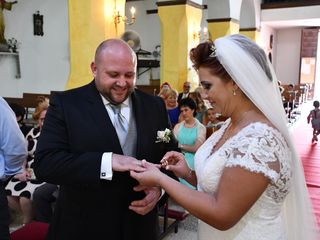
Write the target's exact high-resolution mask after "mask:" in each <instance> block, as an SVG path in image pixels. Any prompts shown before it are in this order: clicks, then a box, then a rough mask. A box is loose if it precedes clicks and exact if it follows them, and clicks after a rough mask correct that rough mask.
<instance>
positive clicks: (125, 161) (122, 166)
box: [112, 153, 145, 172]
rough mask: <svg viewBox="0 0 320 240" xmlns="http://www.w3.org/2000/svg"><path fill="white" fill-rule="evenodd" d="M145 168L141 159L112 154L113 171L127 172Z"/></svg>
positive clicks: (139, 170)
mask: <svg viewBox="0 0 320 240" xmlns="http://www.w3.org/2000/svg"><path fill="white" fill-rule="evenodd" d="M144 170H145V168H144V167H143V166H142V163H141V161H140V160H137V159H136V158H133V157H129V156H124V155H119V154H114V153H113V154H112V171H116V172H126V171H137V172H141V171H144Z"/></svg>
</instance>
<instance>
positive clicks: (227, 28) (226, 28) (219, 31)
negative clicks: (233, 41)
mask: <svg viewBox="0 0 320 240" xmlns="http://www.w3.org/2000/svg"><path fill="white" fill-rule="evenodd" d="M208 30H209V32H210V35H211V39H212V40H215V39H217V38H219V37H223V36H226V35H230V34H236V33H239V23H237V22H233V21H231V20H230V21H221V22H209V23H208Z"/></svg>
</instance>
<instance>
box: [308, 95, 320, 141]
mask: <svg viewBox="0 0 320 240" xmlns="http://www.w3.org/2000/svg"><path fill="white" fill-rule="evenodd" d="M313 106H314V109H313V110H311V111H310V113H309V115H308V117H307V120H308V123H310V121H311V125H312V129H313V133H312V142H314V141H318V135H319V134H320V110H319V101H314V102H313Z"/></svg>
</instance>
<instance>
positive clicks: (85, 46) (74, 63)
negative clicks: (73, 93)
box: [66, 0, 125, 89]
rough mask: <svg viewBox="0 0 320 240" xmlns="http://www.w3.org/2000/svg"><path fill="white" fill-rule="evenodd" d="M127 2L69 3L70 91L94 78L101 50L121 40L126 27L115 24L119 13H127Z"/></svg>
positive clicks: (90, 0) (84, 0) (78, 0)
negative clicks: (96, 56) (108, 41)
mask: <svg viewBox="0 0 320 240" xmlns="http://www.w3.org/2000/svg"><path fill="white" fill-rule="evenodd" d="M124 4H125V0H117V6H115V1H114V0H69V36H70V41H69V44H70V75H69V80H68V82H67V84H66V89H71V88H75V87H79V86H82V85H84V84H87V83H88V82H90V81H91V80H92V79H93V77H92V73H91V70H90V64H91V62H92V60H93V58H94V53H95V50H96V48H97V46H98V45H99V44H100V43H101V42H102V41H103V40H105V39H108V38H113V37H117V36H120V35H121V34H122V33H123V31H124V23H121V24H119V25H118V26H117V27H116V26H115V23H114V18H113V15H114V12H115V9H119V10H120V11H121V13H123V12H124V7H125V5H124Z"/></svg>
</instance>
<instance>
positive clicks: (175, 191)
mask: <svg viewBox="0 0 320 240" xmlns="http://www.w3.org/2000/svg"><path fill="white" fill-rule="evenodd" d="M190 57H191V61H192V62H193V64H194V68H195V69H196V70H197V71H198V74H199V78H200V82H201V84H202V86H203V88H204V89H205V93H206V94H207V99H208V100H209V101H210V103H211V104H212V105H213V106H214V107H215V108H216V109H217V111H219V112H221V113H222V115H223V116H226V117H229V119H228V120H227V121H226V122H225V124H224V125H223V126H222V127H221V128H220V130H218V131H216V132H215V133H213V134H212V135H211V137H210V138H209V139H208V140H207V141H206V142H205V143H204V144H203V145H202V146H201V147H200V148H199V149H198V151H197V152H196V155H195V171H192V170H191V169H189V168H188V166H187V164H186V161H185V159H184V157H183V155H182V154H181V153H178V152H168V153H167V154H166V155H165V156H164V158H163V160H162V166H163V167H166V169H168V170H171V171H173V172H174V173H175V174H176V175H177V176H178V177H180V178H184V179H185V180H186V181H188V182H189V183H191V184H193V185H195V186H197V188H198V190H192V189H190V188H188V187H186V186H184V185H182V184H180V183H178V182H176V181H175V180H173V179H172V178H170V177H168V176H167V175H165V174H163V173H161V172H160V170H159V169H158V167H159V166H154V165H152V164H150V163H148V162H146V161H144V160H143V166H144V167H145V171H143V172H134V171H131V176H132V177H134V178H135V179H137V180H138V181H139V182H140V184H141V185H149V186H155V185H158V186H160V187H162V188H163V189H164V190H165V191H166V192H167V193H168V194H169V195H170V197H171V198H173V199H174V200H175V201H176V202H178V203H179V204H180V205H181V206H182V207H184V208H185V209H187V210H188V211H189V212H190V213H192V214H193V215H194V216H196V217H197V218H199V219H200V223H199V231H198V238H199V239H200V240H209V239H237V240H240V239H241V240H250V239H252V240H253V239H259V240H263V239H270V240H271V239H272V240H275V239H277V240H285V239H289V240H293V239H294V240H301V239H306V240H316V239H319V235H318V229H317V227H316V223H315V218H314V215H313V213H312V207H311V203H310V199H309V197H308V192H307V189H306V184H305V179H304V175H303V171H302V166H301V163H300V159H299V157H298V155H297V153H296V150H295V147H294V144H293V142H292V140H291V137H290V134H289V132H288V129H287V125H286V123H287V121H286V117H285V114H284V109H283V107H282V102H281V97H280V92H279V87H278V86H277V79H276V77H275V74H274V72H273V70H272V67H271V65H270V64H269V62H268V61H267V59H266V56H265V54H264V52H263V50H262V49H261V48H259V47H258V46H257V45H256V44H255V43H254V42H252V41H251V40H249V39H248V38H246V37H244V36H242V35H231V36H227V37H223V38H219V39H217V40H216V41H215V42H214V43H212V42H205V43H201V44H199V45H198V46H197V47H196V48H194V49H192V50H191V52H190Z"/></svg>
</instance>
